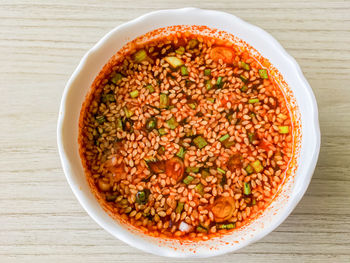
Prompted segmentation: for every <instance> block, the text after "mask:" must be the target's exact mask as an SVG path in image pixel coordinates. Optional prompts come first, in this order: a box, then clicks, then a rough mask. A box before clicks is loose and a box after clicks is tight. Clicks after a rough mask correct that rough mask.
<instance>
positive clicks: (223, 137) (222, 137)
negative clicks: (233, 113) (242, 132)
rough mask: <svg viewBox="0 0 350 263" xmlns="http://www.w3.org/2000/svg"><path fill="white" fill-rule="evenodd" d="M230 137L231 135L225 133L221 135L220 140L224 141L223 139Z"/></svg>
mask: <svg viewBox="0 0 350 263" xmlns="http://www.w3.org/2000/svg"><path fill="white" fill-rule="evenodd" d="M228 138H230V135H228V134H225V135H223V136H221V137H220V138H219V141H220V142H223V141H225V140H227V139H228Z"/></svg>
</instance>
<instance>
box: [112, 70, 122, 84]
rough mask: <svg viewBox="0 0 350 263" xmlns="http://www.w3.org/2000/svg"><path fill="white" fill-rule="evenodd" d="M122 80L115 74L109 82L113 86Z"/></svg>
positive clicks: (118, 74)
mask: <svg viewBox="0 0 350 263" xmlns="http://www.w3.org/2000/svg"><path fill="white" fill-rule="evenodd" d="M122 78H123V76H122V74H120V73H117V74H115V76H114V77H112V79H111V81H112V82H113V83H114V84H118V83H119V81H120V80H121V79H122Z"/></svg>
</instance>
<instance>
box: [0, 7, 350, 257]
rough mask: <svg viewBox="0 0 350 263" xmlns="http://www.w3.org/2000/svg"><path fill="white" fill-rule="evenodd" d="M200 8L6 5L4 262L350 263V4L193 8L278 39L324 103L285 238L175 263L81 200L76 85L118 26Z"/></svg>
mask: <svg viewBox="0 0 350 263" xmlns="http://www.w3.org/2000/svg"><path fill="white" fill-rule="evenodd" d="M189 3H190V2H189V1H183V0H178V1H170V0H167V1H162V0H152V1H144V0H133V1H131V0H129V1H108V0H106V1H97V0H96V1H93V0H79V1H62V0H60V1H44V0H43V1H33V0H23V1H12V0H1V2H0V62H1V63H0V89H1V93H0V106H1V111H0V115H1V124H0V189H1V190H0V262H137V263H139V262H146V261H147V262H201V263H202V262H213V261H214V260H217V261H220V262H244V263H248V262H254V263H255V262H350V197H349V196H350V195H349V192H350V124H349V123H350V122H349V121H350V1H336V2H333V1H321V0H318V1H297V2H292V1H282V0H280V1H271V0H264V1H251V0H244V1H243V0H241V1H231V0H218V1H213V0H201V1H192V2H191V5H192V6H196V7H201V8H208V9H217V10H223V11H227V12H229V13H232V14H235V15H238V16H240V17H241V18H243V19H245V20H246V21H248V22H251V23H253V24H256V25H258V26H260V27H262V28H263V29H265V30H267V31H268V32H270V33H271V34H272V35H273V36H274V37H275V38H277V39H278V41H280V43H281V44H282V45H283V46H284V47H285V48H286V50H287V51H288V52H289V53H290V54H291V55H293V56H294V57H295V58H296V59H297V61H298V62H299V64H300V65H301V68H302V69H303V71H304V74H305V76H306V78H307V79H308V80H309V82H310V84H311V86H312V88H313V90H314V92H315V95H316V98H317V101H318V105H319V112H320V124H321V132H322V147H321V153H320V157H319V161H318V165H317V168H316V171H315V174H314V177H313V179H312V182H311V185H310V187H309V189H308V191H307V193H306V195H305V196H304V198H303V200H302V201H301V202H300V204H299V205H298V207H297V208H296V209H295V211H294V212H293V213H292V215H291V216H290V217H289V218H288V219H287V220H286V221H285V222H284V223H283V224H282V225H281V226H280V227H279V228H277V229H276V230H275V231H274V232H273V233H271V234H270V235H268V236H267V237H265V238H264V239H262V240H261V241H259V242H257V243H255V244H253V245H251V246H249V247H246V248H244V249H242V250H240V251H238V252H237V253H234V254H228V255H225V256H221V257H219V258H215V259H207V260H206V259H201V260H192V259H188V260H176V259H166V258H161V257H157V256H154V255H150V254H147V253H144V252H141V251H139V250H137V249H134V248H132V247H130V246H128V245H126V244H124V243H123V242H121V241H119V240H116V239H115V238H113V237H112V236H111V235H109V234H108V233H107V232H106V231H104V230H103V229H102V228H101V227H100V226H98V225H97V224H96V223H95V222H94V221H93V220H92V219H91V218H90V217H89V216H88V215H87V213H86V212H85V211H84V210H83V209H82V207H81V206H80V205H79V203H78V201H77V200H76V198H75V197H74V196H73V193H72V191H71V190H70V188H69V186H68V184H67V182H66V179H65V176H64V174H63V171H62V168H61V165H60V161H59V157H58V153H57V146H56V121H57V113H58V109H59V102H60V99H61V94H62V92H63V88H64V86H65V83H66V82H67V80H68V78H69V76H70V75H71V73H72V72H73V70H74V69H75V67H76V66H77V64H78V63H79V61H80V59H81V57H82V56H83V54H84V53H85V52H86V51H87V50H88V49H89V48H91V47H92V46H93V45H94V44H95V43H96V42H97V41H98V40H99V39H100V38H101V37H102V36H103V35H104V34H106V33H107V32H108V31H109V30H111V29H112V28H113V27H115V26H117V25H120V24H121V23H123V22H125V21H128V20H130V19H133V18H136V17H137V16H139V15H142V14H144V13H146V12H149V11H152V10H156V9H164V8H178V7H183V6H185V5H188V4H189ZM180 22H181V21H179V23H180Z"/></svg>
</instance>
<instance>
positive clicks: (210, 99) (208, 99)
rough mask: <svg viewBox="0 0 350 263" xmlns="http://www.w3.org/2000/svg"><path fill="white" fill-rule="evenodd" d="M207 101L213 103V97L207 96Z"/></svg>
mask: <svg viewBox="0 0 350 263" xmlns="http://www.w3.org/2000/svg"><path fill="white" fill-rule="evenodd" d="M207 101H210V102H211V103H214V102H215V99H214V98H207Z"/></svg>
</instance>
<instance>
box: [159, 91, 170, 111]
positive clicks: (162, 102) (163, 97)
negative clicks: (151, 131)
mask: <svg viewBox="0 0 350 263" xmlns="http://www.w3.org/2000/svg"><path fill="white" fill-rule="evenodd" d="M168 106H169V97H168V95H167V94H164V93H161V94H160V95H159V108H160V109H166V108H168Z"/></svg>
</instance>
